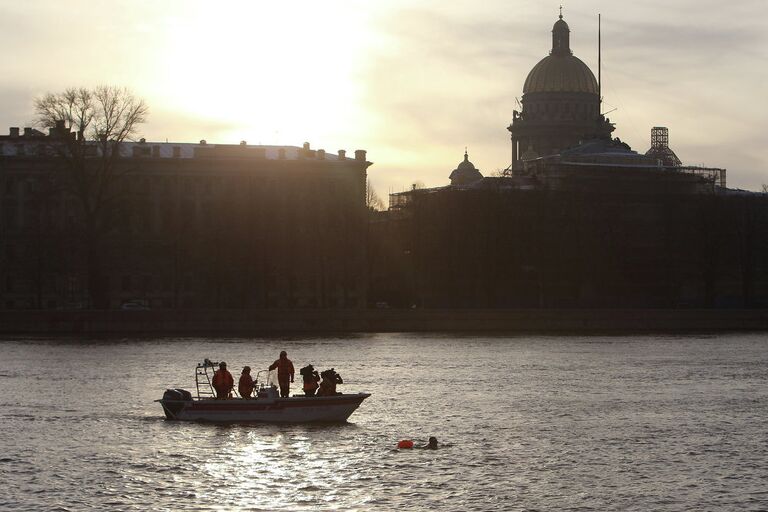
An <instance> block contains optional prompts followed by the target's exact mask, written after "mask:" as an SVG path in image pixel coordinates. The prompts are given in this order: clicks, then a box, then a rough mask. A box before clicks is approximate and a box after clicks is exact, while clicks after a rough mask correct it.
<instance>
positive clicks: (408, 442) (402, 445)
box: [397, 439, 413, 449]
mask: <svg viewBox="0 0 768 512" xmlns="http://www.w3.org/2000/svg"><path fill="white" fill-rule="evenodd" d="M397 447H398V448H400V449H403V448H413V441H411V440H410V439H403V440H402V441H398V443H397Z"/></svg>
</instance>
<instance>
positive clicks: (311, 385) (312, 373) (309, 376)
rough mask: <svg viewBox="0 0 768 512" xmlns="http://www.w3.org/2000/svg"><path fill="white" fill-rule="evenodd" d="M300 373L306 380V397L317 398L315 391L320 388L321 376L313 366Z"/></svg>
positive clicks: (308, 366) (309, 365)
mask: <svg viewBox="0 0 768 512" xmlns="http://www.w3.org/2000/svg"><path fill="white" fill-rule="evenodd" d="M299 373H300V374H301V376H302V377H303V378H304V388H303V389H304V395H306V396H315V391H317V388H318V387H320V384H319V382H320V374H319V373H317V370H315V367H314V366H312V365H311V364H308V365H307V366H305V367H304V368H302V369H301V370H299Z"/></svg>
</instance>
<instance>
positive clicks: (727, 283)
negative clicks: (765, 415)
mask: <svg viewBox="0 0 768 512" xmlns="http://www.w3.org/2000/svg"><path fill="white" fill-rule="evenodd" d="M552 37H553V43H552V52H551V54H550V55H549V56H548V57H546V58H545V59H543V60H542V61H541V62H539V63H538V64H537V65H536V66H535V67H534V68H533V70H531V72H530V74H529V75H528V78H527V80H526V82H525V86H524V89H523V93H524V94H523V111H522V112H521V113H517V112H515V113H514V116H513V122H512V125H511V126H510V127H509V130H510V132H511V133H512V142H513V160H512V165H511V166H510V167H509V168H508V169H507V170H506V171H504V172H503V173H502V175H501V176H493V177H484V178H483V177H478V176H477V174H474V173H472V179H454V174H452V175H451V184H450V185H447V186H443V187H436V188H430V189H415V190H409V191H407V192H401V193H397V194H391V196H390V209H389V211H388V212H387V215H386V216H380V217H379V218H378V219H377V220H376V222H374V223H373V224H372V225H371V230H372V236H371V244H372V245H371V261H372V270H371V290H370V298H371V301H373V302H375V301H382V302H387V303H388V304H390V305H391V306H399V307H412V306H414V305H415V306H417V307H427V308H483V307H485V308H503V307H513V308H545V307H571V308H589V307H613V308H620V307H631V308H676V307H755V306H766V305H768V236H766V234H768V195H767V194H760V193H750V192H745V191H739V190H729V189H727V188H726V187H725V170H724V169H716V168H704V167H695V166H684V165H682V163H681V162H680V160H679V159H678V158H677V156H676V155H675V154H674V152H673V151H672V150H671V149H670V148H669V146H668V131H667V129H666V128H659V127H656V128H654V129H653V131H652V144H651V149H650V150H649V151H648V152H647V153H646V154H639V153H637V152H636V151H633V150H632V149H631V148H630V147H629V145H627V144H626V143H624V142H622V141H621V140H619V139H618V138H615V139H614V138H611V133H612V132H613V130H614V128H613V126H612V125H611V124H610V123H609V122H608V120H607V119H604V118H603V116H602V115H600V112H599V105H600V100H599V92H598V86H597V82H596V81H595V78H594V75H593V74H592V72H591V71H590V70H589V68H588V67H587V66H586V65H585V64H584V63H583V62H581V61H580V60H579V59H577V58H576V57H574V56H573V55H572V54H571V51H570V48H569V29H568V25H566V24H565V22H564V21H563V20H562V16H561V19H559V20H558V21H557V22H556V23H555V26H554V28H553V31H552ZM470 165H471V164H469V162H468V159H467V157H466V156H465V162H463V163H462V164H461V165H460V166H459V167H460V169H457V170H456V171H454V173H456V174H457V177H463V176H466V173H467V171H468V172H471V169H474V166H471V168H470ZM462 166H464V167H462ZM460 171H461V172H460ZM478 174H479V173H478Z"/></svg>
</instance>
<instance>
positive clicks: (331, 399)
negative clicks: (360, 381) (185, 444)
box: [157, 393, 371, 423]
mask: <svg viewBox="0 0 768 512" xmlns="http://www.w3.org/2000/svg"><path fill="white" fill-rule="evenodd" d="M369 396H371V395H370V393H353V394H343V395H335V396H323V397H304V396H292V397H289V398H258V399H243V398H233V399H229V400H217V399H214V398H204V399H193V400H169V399H165V398H164V399H162V400H157V401H158V402H160V404H161V405H162V406H163V411H165V416H166V418H168V419H169V420H179V421H207V422H214V423H316V422H327V423H335V422H344V421H346V420H347V418H349V417H350V416H351V415H352V413H353V412H355V410H356V409H357V408H358V407H359V406H360V404H361V403H362V402H363V400H365V399H366V398H368V397H369Z"/></svg>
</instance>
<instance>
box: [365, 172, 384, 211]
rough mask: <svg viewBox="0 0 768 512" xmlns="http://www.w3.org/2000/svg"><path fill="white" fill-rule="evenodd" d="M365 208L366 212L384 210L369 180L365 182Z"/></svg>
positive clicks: (382, 202)
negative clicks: (366, 208)
mask: <svg viewBox="0 0 768 512" xmlns="http://www.w3.org/2000/svg"><path fill="white" fill-rule="evenodd" d="M365 206H366V207H368V210H370V211H375V212H379V211H381V210H383V209H384V201H382V199H381V197H379V194H377V193H376V190H375V189H374V188H373V185H372V184H371V180H370V179H367V180H365Z"/></svg>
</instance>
